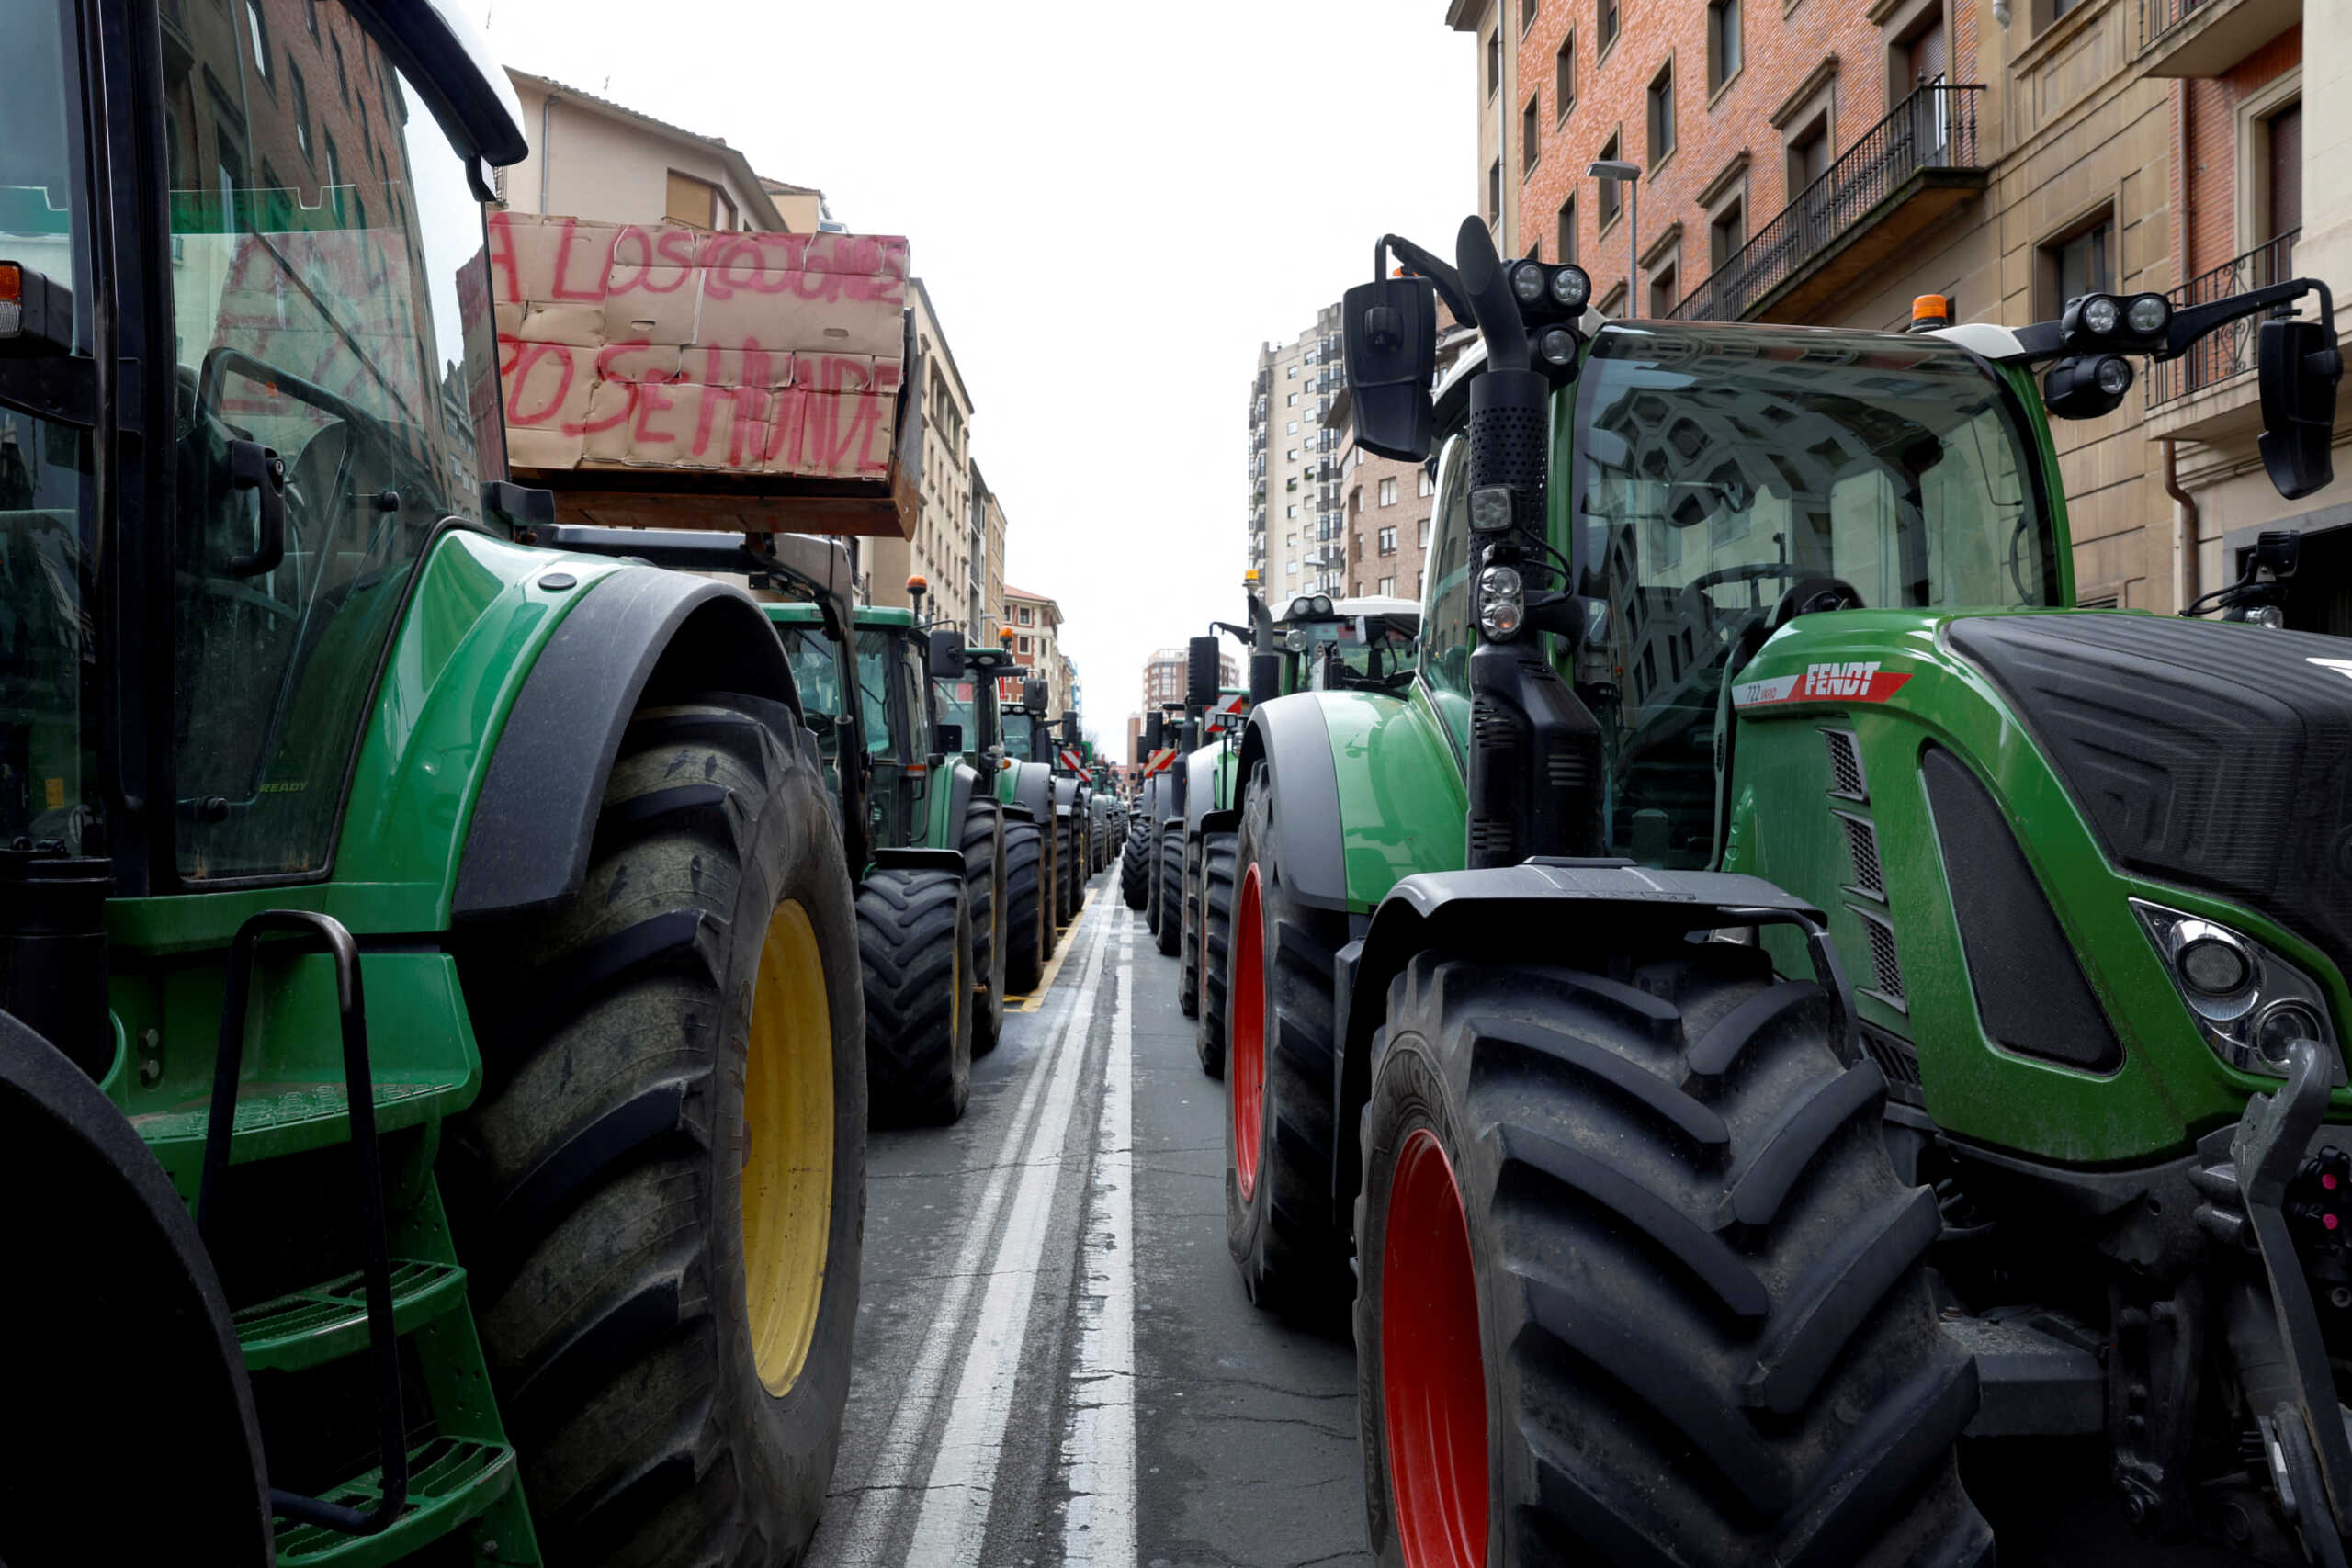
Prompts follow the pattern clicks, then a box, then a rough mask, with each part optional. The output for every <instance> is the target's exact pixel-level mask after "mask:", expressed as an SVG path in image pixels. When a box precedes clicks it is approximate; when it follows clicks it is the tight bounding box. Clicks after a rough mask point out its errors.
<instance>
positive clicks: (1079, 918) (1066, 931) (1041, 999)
mask: <svg viewBox="0 0 2352 1568" xmlns="http://www.w3.org/2000/svg"><path fill="white" fill-rule="evenodd" d="M1093 902H1094V890H1093V889H1092V888H1091V887H1090V888H1088V889H1087V892H1086V897H1083V898H1081V899H1080V900H1079V901H1078V913H1077V914H1075V915H1072V916H1071V917H1070V918H1069V925H1067V926H1064V927H1063V928H1062V940H1061V945H1060V946H1059V947H1057V948H1055V949H1054V956H1053V957H1052V959H1050V960H1049V961H1048V962H1047V963H1046V972H1045V973H1044V974H1042V975H1040V976H1037V988H1036V989H1035V990H1034V991H1032V992H1030V993H1029V994H1028V995H1027V996H1017V995H1016V996H1008V997H1006V998H1004V1010H1005V1011H1007V1012H1035V1011H1036V1010H1038V1009H1039V1008H1041V1007H1044V1006H1045V1005H1046V995H1047V994H1048V993H1049V992H1051V991H1052V990H1053V988H1054V976H1057V975H1058V974H1060V973H1061V972H1062V960H1063V959H1065V958H1068V957H1069V950H1070V949H1071V947H1073V946H1075V945H1076V944H1077V942H1078V928H1079V927H1080V926H1081V925H1084V924H1085V923H1086V909H1087V906H1088V905H1090V904H1091V903H1093Z"/></svg>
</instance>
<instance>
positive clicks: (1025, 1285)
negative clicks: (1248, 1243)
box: [906, 920, 1112, 1568]
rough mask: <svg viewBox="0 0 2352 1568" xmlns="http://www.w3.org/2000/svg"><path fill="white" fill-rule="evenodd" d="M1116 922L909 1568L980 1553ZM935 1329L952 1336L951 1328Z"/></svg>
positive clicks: (937, 1461) (1026, 1162)
mask: <svg viewBox="0 0 2352 1568" xmlns="http://www.w3.org/2000/svg"><path fill="white" fill-rule="evenodd" d="M1111 924H1112V922H1111V921H1109V920H1102V921H1099V922H1097V923H1096V925H1095V928H1094V940H1093V941H1092V942H1091V943H1090V944H1089V945H1088V947H1087V951H1086V963H1085V966H1084V976H1083V978H1082V979H1081V980H1080V983H1079V987H1078V990H1077V993H1076V995H1075V996H1074V997H1073V998H1072V999H1071V1004H1070V1010H1069V1018H1068V1019H1067V1021H1065V1022H1064V1023H1063V1025H1062V1032H1061V1037H1060V1039H1059V1040H1058V1041H1057V1043H1056V1044H1055V1047H1054V1053H1053V1056H1052V1059H1051V1060H1050V1061H1048V1062H1046V1063H1045V1064H1042V1066H1041V1067H1040V1072H1041V1074H1042V1076H1043V1077H1044V1078H1045V1080H1046V1082H1047V1084H1048V1086H1049V1087H1048V1089H1047V1090H1046V1106H1045V1111H1044V1112H1043V1114H1041V1115H1040V1116H1039V1117H1038V1119H1037V1130H1036V1132H1035V1134H1034V1135H1032V1137H1031V1138H1030V1140H1029V1145H1028V1148H1027V1150H1026V1151H1025V1152H1024V1154H1023V1160H1022V1171H1021V1186H1020V1190H1018V1191H1017V1192H1016V1193H1015V1194H1014V1196H1013V1200H1012V1213H1011V1215H1010V1217H1009V1218H1007V1220H1006V1221H1005V1226H1004V1236H1003V1239H1002V1240H1001V1242H1000V1243H999V1245H998V1247H997V1250H996V1255H995V1257H994V1258H991V1259H990V1260H989V1289H988V1294H987V1295H986V1296H985V1297H983V1298H982V1300H981V1303H980V1310H979V1314H978V1317H977V1318H976V1319H975V1320H974V1322H973V1325H972V1332H971V1334H970V1335H969V1336H968V1337H965V1336H960V1335H959V1336H956V1337H957V1338H959V1339H964V1340H965V1342H966V1344H967V1349H966V1350H965V1354H964V1375H963V1378H962V1379H961V1381H960V1382H958V1383H957V1385H956V1397H955V1400H954V1403H952V1404H950V1405H949V1406H948V1408H947V1419H946V1422H945V1425H944V1429H943V1430H942V1432H941V1434H940V1438H939V1451H938V1453H937V1455H936V1456H935V1457H934V1458H933V1461H932V1466H931V1478H930V1481H929V1482H928V1483H926V1485H925V1486H924V1488H923V1497H922V1514H921V1515H919V1516H918V1517H917V1518H916V1520H915V1534H914V1540H913V1542H912V1543H911V1544H910V1546H909V1548H908V1550H907V1556H906V1562H907V1563H908V1565H909V1568H960V1565H962V1564H966V1563H970V1562H976V1561H978V1556H979V1548H980V1541H981V1538H982V1536H983V1535H984V1534H985V1533H986V1531H987V1528H988V1517H989V1505H990V1503H991V1502H992V1501H993V1500H994V1496H995V1490H996V1471H997V1461H998V1460H999V1459H1000V1458H1001V1456H1002V1454H1003V1451H1004V1433H1005V1425H1006V1422H1007V1421H1008V1420H1009V1419H1010V1418H1011V1416H1012V1385H1013V1383H1014V1382H1015V1380H1016V1379H1018V1378H1019V1376H1020V1374H1021V1360H1022V1351H1023V1345H1024V1343H1025V1341H1026V1340H1027V1338H1028V1335H1029V1308H1030V1302H1031V1298H1032V1296H1033V1295H1034V1294H1035V1290H1036V1283H1037V1269H1038V1264H1039V1262H1040V1261H1041V1259H1042V1258H1043V1255H1044V1253H1045V1248H1046V1231H1047V1229H1048V1226H1049V1222H1050V1221H1051V1219H1052V1216H1053V1202H1054V1191H1055V1189H1056V1188H1057V1187H1058V1186H1060V1184H1061V1174H1062V1165H1063V1150H1064V1145H1066V1143H1067V1142H1068V1140H1069V1122H1070V1112H1071V1109H1072V1107H1073V1106H1074V1105H1075V1104H1076V1103H1077V1100H1078V1089H1079V1081H1080V1078H1082V1077H1084V1076H1085V1071H1084V1069H1085V1063H1086V1037H1087V1034H1088V1032H1089V1026H1090V1025H1091V1023H1092V1021H1093V1015H1094V997H1095V991H1096V987H1097V986H1098V985H1099V983H1100V982H1101V979H1102V976H1103V947H1104V944H1105V943H1106V942H1108V940H1109V938H1110V933H1111ZM934 1332H935V1333H939V1334H940V1335H941V1337H944V1332H943V1331H934Z"/></svg>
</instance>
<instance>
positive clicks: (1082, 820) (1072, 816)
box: [998, 665, 1093, 940]
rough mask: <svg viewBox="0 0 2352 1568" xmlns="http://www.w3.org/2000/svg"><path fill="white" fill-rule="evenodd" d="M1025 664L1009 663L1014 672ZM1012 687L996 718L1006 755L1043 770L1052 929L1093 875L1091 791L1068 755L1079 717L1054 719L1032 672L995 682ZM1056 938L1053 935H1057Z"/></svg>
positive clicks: (1073, 911)
mask: <svg viewBox="0 0 2352 1568" xmlns="http://www.w3.org/2000/svg"><path fill="white" fill-rule="evenodd" d="M1022 668H1025V667H1024V666H1018V665H1016V666H1014V669H1015V671H1018V670H1020V669H1022ZM1016 679H1017V680H1018V681H1019V684H1018V686H1017V687H1012V682H1013V681H1014V680H1016ZM1000 684H1001V685H1005V686H1008V687H1012V690H1011V691H1009V692H1001V693H1000V694H999V705H998V711H999V716H1000V719H999V721H1000V722H1001V725H1002V726H1003V736H1004V749H1005V755H1006V756H1007V757H1008V758H1011V759H1012V760H1013V761H1017V762H1020V763H1023V764H1024V765H1025V766H1028V767H1033V768H1042V769H1044V770H1045V776H1046V787H1047V790H1048V792H1049V796H1050V799H1051V802H1052V804H1051V807H1050V808H1049V809H1048V811H1047V812H1046V814H1044V819H1046V820H1049V821H1050V822H1051V823H1052V825H1053V832H1052V839H1053V854H1052V862H1053V867H1052V869H1053V875H1052V879H1051V883H1050V886H1051V887H1052V890H1053V904H1052V909H1053V921H1054V925H1055V929H1056V931H1057V933H1058V931H1059V929H1060V928H1061V927H1063V926H1066V925H1068V924H1069V922H1070V921H1071V920H1073V919H1077V918H1078V907H1079V905H1080V902H1082V901H1083V900H1084V898H1085V897H1086V879H1087V878H1088V877H1089V876H1090V875H1091V874H1092V873H1091V870H1090V869H1089V857H1090V856H1091V854H1092V853H1093V850H1092V846H1091V843H1090V839H1091V832H1090V820H1089V818H1090V810H1091V807H1090V806H1089V804H1088V797H1089V795H1090V791H1089V789H1088V785H1087V781H1086V780H1085V779H1084V777H1083V776H1082V775H1081V773H1080V771H1079V769H1078V768H1077V766H1076V765H1075V764H1074V763H1073V762H1072V761H1070V760H1069V758H1070V754H1074V751H1075V748H1076V747H1077V745H1078V742H1079V734H1078V716H1077V715H1076V714H1067V713H1066V714H1063V715H1062V716H1060V718H1059V719H1058V720H1057V719H1056V718H1055V716H1054V715H1053V712H1052V707H1053V701H1052V694H1051V690H1050V688H1049V687H1048V686H1047V684H1046V682H1045V681H1044V680H1043V679H1041V678H1040V677H1037V676H1035V675H1029V676H1018V675H1008V676H1005V677H1002V678H1001V682H1000ZM1057 940H1058V934H1057Z"/></svg>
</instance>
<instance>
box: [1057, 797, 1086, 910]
mask: <svg viewBox="0 0 2352 1568" xmlns="http://www.w3.org/2000/svg"><path fill="white" fill-rule="evenodd" d="M1058 820H1059V822H1060V826H1061V834H1062V841H1061V846H1060V847H1061V861H1060V865H1061V877H1060V880H1059V884H1058V886H1060V888H1061V897H1062V902H1061V908H1060V910H1059V912H1058V913H1057V917H1056V918H1057V919H1058V920H1059V921H1060V923H1061V924H1063V925H1068V924H1069V923H1070V921H1072V920H1074V919H1077V918H1078V891H1079V888H1080V886H1082V884H1083V882H1084V878H1085V870H1084V867H1085V860H1084V856H1085V854H1086V846H1085V844H1084V842H1083V841H1082V840H1080V838H1079V836H1078V813H1077V812H1075V811H1072V812H1070V813H1069V814H1068V815H1066V816H1064V817H1062V818H1059V819H1058Z"/></svg>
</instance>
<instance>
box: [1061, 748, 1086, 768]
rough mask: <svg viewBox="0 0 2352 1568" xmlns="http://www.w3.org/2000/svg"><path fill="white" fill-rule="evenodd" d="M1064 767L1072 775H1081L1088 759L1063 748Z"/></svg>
mask: <svg viewBox="0 0 2352 1568" xmlns="http://www.w3.org/2000/svg"><path fill="white" fill-rule="evenodd" d="M1062 766H1063V767H1064V768H1065V769H1067V770H1068V771H1069V772H1070V773H1079V772H1081V771H1083V770H1084V768H1085V767H1086V759H1085V758H1084V757H1083V756H1081V755H1080V754H1079V753H1078V752H1077V751H1074V750H1071V749H1070V748H1069V747H1067V746H1065V747H1063V748H1062Z"/></svg>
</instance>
